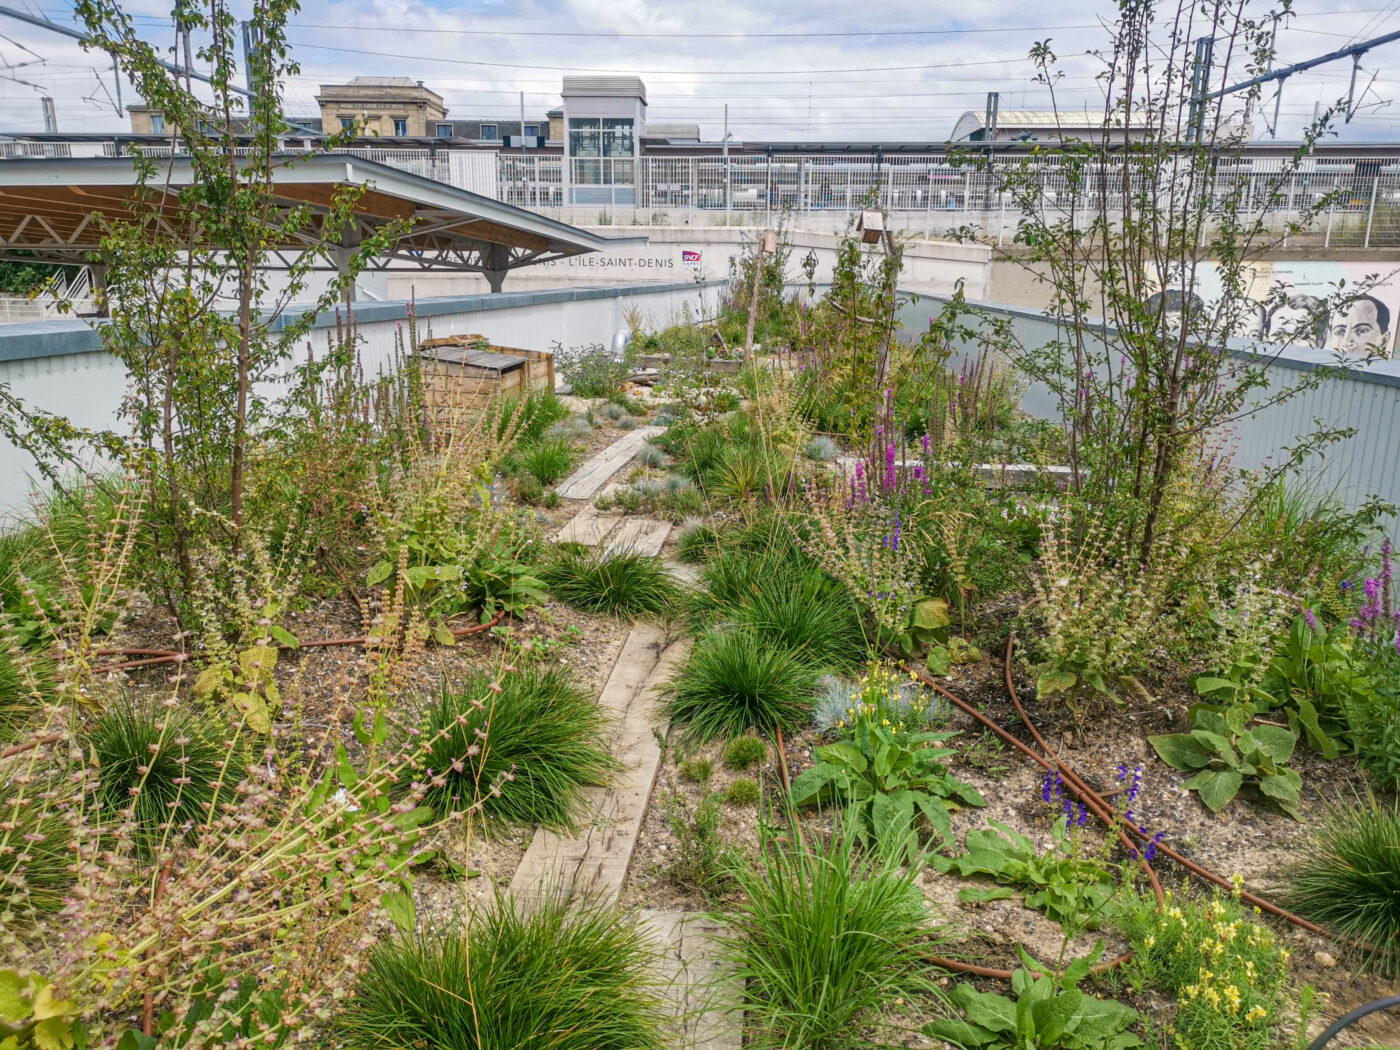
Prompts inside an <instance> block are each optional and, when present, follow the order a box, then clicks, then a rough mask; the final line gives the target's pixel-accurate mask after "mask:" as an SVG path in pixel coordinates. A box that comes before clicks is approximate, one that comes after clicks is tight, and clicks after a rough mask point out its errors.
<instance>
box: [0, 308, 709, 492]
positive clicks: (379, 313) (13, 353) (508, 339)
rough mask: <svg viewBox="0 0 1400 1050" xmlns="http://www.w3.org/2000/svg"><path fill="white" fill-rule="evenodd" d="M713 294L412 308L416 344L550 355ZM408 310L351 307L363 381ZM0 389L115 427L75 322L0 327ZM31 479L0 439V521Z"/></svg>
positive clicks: (114, 406)
mask: <svg viewBox="0 0 1400 1050" xmlns="http://www.w3.org/2000/svg"><path fill="white" fill-rule="evenodd" d="M717 291H718V288H717V282H711V283H709V284H697V283H695V282H686V283H681V284H669V285H664V284H656V285H644V286H636V285H630V286H621V287H613V288H575V289H554V290H551V291H544V292H528V293H509V292H507V293H503V294H499V295H481V296H467V297H458V298H427V299H420V300H418V302H417V303H416V304H415V305H416V312H417V316H418V319H419V332H420V334H421V335H422V336H423V337H427V336H428V335H433V336H447V335H460V334H464V333H468V332H476V333H480V334H482V335H484V336H486V337H487V338H488V339H490V340H491V341H492V342H493V343H496V344H498V345H501V346H513V347H519V348H521V349H526V350H549V349H551V348H552V347H553V346H554V345H555V344H556V343H557V344H560V345H562V346H566V347H568V346H580V345H584V344H589V343H602V344H604V345H608V344H611V342H612V339H613V336H614V335H615V334H616V333H617V332H618V331H620V330H623V329H625V328H626V327H627V322H626V316H625V315H626V313H627V311H628V310H629V309H631V308H633V307H635V308H638V309H640V310H642V311H643V312H644V313H646V314H648V315H651V316H655V317H665V318H669V317H671V316H674V315H676V314H679V313H680V311H681V309H682V306H683V305H686V304H688V305H689V307H690V308H691V309H692V310H693V311H699V310H701V309H702V303H701V299H702V297H703V296H705V295H707V294H708V295H709V296H710V297H711V298H713V296H714V294H715V293H716V292H717ZM408 309H409V304H408V303H406V302H382V303H361V304H359V305H358V306H357V308H356V314H355V318H356V322H357V324H358V326H359V334H360V338H361V341H362V346H361V355H362V358H363V361H364V367H365V372H366V374H368V375H374V374H375V373H377V372H378V371H380V370H382V369H384V368H385V367H386V366H387V365H388V363H389V362H390V361H391V360H392V358H393V353H394V339H395V333H396V332H397V331H399V329H400V326H402V325H403V324H404V322H405V321H406V320H407V318H408ZM295 312H296V309H295V308H294V307H293V308H291V309H289V310H288V314H289V315H292V314H295ZM334 324H335V318H334V316H328V317H321V318H318V321H317V327H316V328H315V329H313V331H312V332H311V335H310V338H309V340H308V341H309V342H310V344H311V345H312V346H313V347H315V348H316V349H317V350H318V351H319V350H321V349H322V348H323V347H324V346H325V339H326V336H327V334H328V330H329V329H331V328H332V327H333V326H334ZM0 385H8V386H9V389H10V392H11V393H12V394H13V395H14V396H16V397H18V398H19V399H21V400H22V401H23V402H24V403H25V405H27V406H28V407H30V408H34V409H43V410H45V411H48V412H52V413H56V414H58V415H63V416H67V417H68V418H69V419H70V420H72V422H74V423H75V424H78V425H79V426H83V427H88V428H91V429H94V430H101V429H116V428H117V427H119V426H120V425H121V422H120V420H119V418H118V412H119V410H120V406H121V401H122V398H123V397H124V396H125V394H126V388H127V377H126V374H125V371H124V369H123V368H122V366H121V364H120V363H119V362H118V361H117V360H116V359H115V358H113V357H112V356H111V355H109V354H108V353H107V352H106V351H105V350H103V348H102V342H101V339H100V337H99V336H98V334H97V332H96V331H95V330H94V329H93V328H91V327H89V326H88V325H87V324H85V323H83V322H81V321H73V320H61V321H47V322H40V323H34V324H14V325H4V326H0ZM37 477H38V474H37V472H36V471H35V470H34V464H33V462H32V460H30V458H29V456H28V454H26V453H24V452H22V451H20V450H19V449H16V448H15V447H14V446H12V445H11V444H9V443H8V442H7V441H5V440H4V439H0V515H3V514H7V513H12V512H14V511H16V510H17V509H19V508H21V507H22V506H23V504H24V502H25V500H26V498H27V497H28V494H29V493H30V492H31V491H32V489H33V487H34V484H35V482H34V479H35V478H37Z"/></svg>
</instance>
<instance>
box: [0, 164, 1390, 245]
mask: <svg viewBox="0 0 1400 1050" xmlns="http://www.w3.org/2000/svg"><path fill="white" fill-rule="evenodd" d="M116 150H117V146H116V144H115V143H113V142H105V143H104V142H81V143H79V142H73V143H65V142H0V159H2V158H21V157H87V156H114V155H115V154H116ZM167 151H168V147H163V148H162V147H156V148H154V149H153V150H152V152H157V153H160V152H167ZM338 152H343V153H347V154H351V155H355V156H361V157H365V158H366V159H369V160H374V161H378V162H380V163H382V164H388V165H390V166H392V167H395V168H400V169H402V170H404V171H409V172H412V173H414V174H416V175H421V176H424V177H426V178H430V179H435V180H438V181H440V182H446V183H449V184H451V185H454V186H457V187H458V188H460V189H466V190H471V191H472V192H474V193H481V194H484V195H486V196H490V197H494V198H496V199H498V200H501V201H505V202H507V203H510V204H515V205H519V206H522V207H526V208H531V209H534V210H537V211H543V212H546V213H548V214H550V215H552V216H553V217H555V218H559V219H563V220H565V221H568V222H574V223H580V224H584V225H593V224H602V225H606V224H613V225H644V226H645V225H687V224H691V225H729V224H737V225H751V224H765V225H771V224H772V223H773V222H774V221H775V219H776V216H777V215H778V213H780V212H783V211H786V212H787V213H788V215H789V216H790V217H791V220H792V221H793V223H794V224H796V225H798V226H807V227H816V228H823V229H829V228H830V227H831V226H832V225H833V224H839V223H840V222H842V221H844V220H843V217H844V216H846V215H849V214H850V213H851V211H853V210H854V209H855V207H856V206H857V205H858V203H859V202H860V201H861V200H863V199H866V198H867V197H868V198H870V199H872V200H874V201H876V202H878V204H879V205H880V206H881V207H883V208H884V209H885V210H886V211H887V212H888V213H889V215H890V217H891V220H892V223H893V225H894V226H895V227H896V228H900V229H904V230H909V231H913V232H922V233H924V234H925V235H927V236H933V235H937V234H947V233H949V232H952V231H962V232H972V233H975V234H978V235H980V236H981V237H983V238H984V239H991V240H995V241H997V242H999V243H1004V242H1005V241H1007V240H1008V239H1010V238H1011V237H1014V235H1015V233H1016V226H1017V209H1016V206H1015V204H1014V202H1013V201H1012V200H1011V199H1010V198H1009V196H1008V195H1007V194H1006V193H1002V192H999V191H998V183H999V181H1000V179H999V177H998V176H996V175H993V174H989V173H987V172H984V171H974V170H972V169H971V168H969V167H965V166H958V165H957V164H955V163H954V162H953V161H952V159H951V158H950V157H949V156H948V155H947V154H945V153H926V154H900V155H896V156H888V157H887V156H883V155H881V154H876V153H871V154H839V155H838V154H780V155H776V156H772V157H769V156H753V155H742V156H730V157H724V156H717V155H715V154H713V153H708V154H704V155H700V154H695V155H685V154H677V155H665V156H659V155H649V156H643V157H641V158H639V159H638V160H636V161H635V162H634V161H632V160H630V159H626V160H616V159H611V158H608V159H602V158H575V159H574V161H573V163H572V166H571V170H570V172H569V173H568V174H569V178H568V179H566V178H565V165H564V161H563V158H561V157H560V156H559V155H557V154H554V155H537V156H531V155H529V154H528V153H527V154H523V155H522V154H521V153H518V152H515V151H512V150H499V151H485V150H453V149H437V150H429V149H367V148H354V149H346V150H341V151H338ZM998 163H1002V164H1006V165H1031V164H1034V165H1035V168H1036V178H1037V180H1038V188H1039V192H1040V194H1041V197H1042V201H1043V203H1044V205H1045V206H1046V207H1048V208H1051V209H1053V208H1054V207H1056V206H1057V205H1058V204H1061V203H1065V202H1069V201H1070V200H1072V199H1075V198H1076V197H1077V199H1078V200H1079V201H1080V202H1081V204H1082V202H1084V201H1086V200H1088V199H1089V198H1090V197H1091V195H1096V193H1097V190H1098V189H1102V190H1103V192H1104V194H1105V199H1106V200H1107V204H1108V208H1109V210H1110V212H1113V211H1116V210H1121V207H1122V193H1123V188H1122V186H1121V175H1120V174H1119V173H1118V172H1117V171H1116V170H1115V169H1114V168H1113V167H1112V166H1110V167H1109V168H1108V169H1106V170H1105V171H1103V172H1099V173H1090V174H1089V175H1088V176H1087V177H1086V178H1085V179H1084V180H1083V181H1082V182H1081V183H1080V185H1079V188H1078V189H1077V190H1075V191H1072V190H1071V188H1070V186H1069V182H1068V178H1067V176H1066V175H1065V174H1063V173H1061V171H1060V170H1059V168H1060V165H1059V164H1058V163H1057V158H1056V157H1054V156H1053V155H1050V156H1045V157H1036V158H1034V159H1033V160H1032V159H1030V158H1026V157H1009V158H1006V159H1005V160H1002V161H999V162H998ZM1287 163H1289V162H1287V161H1285V160H1283V159H1281V158H1278V157H1262V156H1261V157H1254V156H1250V155H1249V154H1248V152H1247V148H1246V153H1245V154H1244V155H1243V156H1241V157H1238V158H1229V159H1228V160H1227V161H1222V164H1221V168H1220V171H1219V172H1218V174H1217V175H1216V190H1215V192H1216V194H1217V195H1218V196H1220V197H1224V196H1227V195H1229V196H1231V197H1232V198H1234V199H1237V200H1238V201H1239V202H1240V204H1241V205H1242V209H1243V212H1244V216H1245V217H1246V218H1247V217H1249V216H1251V215H1257V216H1265V217H1267V219H1268V221H1269V223H1270V224H1271V225H1272V227H1273V228H1274V229H1275V230H1276V232H1278V233H1280V234H1287V233H1288V231H1287V226H1288V224H1289V223H1291V222H1294V221H1296V220H1297V219H1298V218H1299V217H1300V216H1302V215H1303V214H1304V213H1305V212H1306V211H1307V210H1308V209H1310V208H1314V207H1316V206H1317V205H1318V204H1319V203H1320V202H1321V201H1323V200H1324V199H1327V200H1329V204H1328V206H1327V208H1326V209H1325V210H1324V212H1323V213H1322V215H1321V216H1320V217H1319V219H1318V221H1317V222H1316V223H1315V224H1314V228H1313V229H1312V230H1310V231H1309V233H1308V234H1306V235H1305V236H1304V237H1303V238H1301V240H1302V242H1303V243H1306V244H1308V245H1312V246H1321V247H1324V248H1332V247H1339V248H1345V247H1359V248H1376V247H1396V246H1400V150H1397V151H1396V155H1395V157H1394V158H1393V159H1392V158H1380V159H1377V158H1376V157H1375V156H1371V157H1346V156H1340V155H1334V154H1328V155H1326V156H1323V157H1316V158H1309V159H1307V160H1304V161H1303V162H1302V164H1301V166H1300V167H1299V170H1297V171H1295V172H1293V173H1292V174H1291V175H1289V176H1288V177H1287V178H1283V177H1282V176H1281V172H1283V171H1284V170H1285V165H1286V164H1287ZM1097 206H1098V201H1097V199H1096V200H1095V207H1097ZM1289 236H1291V237H1293V238H1295V240H1294V243H1298V239H1297V235H1296V234H1289Z"/></svg>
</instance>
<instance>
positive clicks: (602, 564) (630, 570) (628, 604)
mask: <svg viewBox="0 0 1400 1050" xmlns="http://www.w3.org/2000/svg"><path fill="white" fill-rule="evenodd" d="M540 578H541V579H543V580H544V583H545V586H546V587H548V588H549V590H550V592H551V593H552V594H553V595H554V596H555V597H556V598H558V599H559V600H560V601H562V602H565V603H567V604H569V605H572V606H574V607H575V608H576V609H583V610H585V611H587V612H604V613H611V614H612V615H614V616H640V615H642V614H644V613H655V612H660V611H662V610H663V609H667V608H669V607H671V606H672V605H673V604H674V602H675V601H676V596H677V594H678V589H677V587H676V583H675V581H674V580H673V579H671V576H670V575H669V574H668V573H667V572H666V568H665V566H663V565H662V564H661V562H660V561H659V560H658V559H656V558H653V557H650V556H648V555H645V554H636V553H633V552H630V551H618V552H615V553H611V554H609V553H607V552H604V551H590V550H588V549H587V548H582V547H574V546H566V545H561V546H560V548H559V549H558V550H557V551H556V552H555V554H554V556H553V557H551V558H550V560H549V561H547V562H545V564H544V566H543V567H542V568H541V571H540Z"/></svg>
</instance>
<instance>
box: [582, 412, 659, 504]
mask: <svg viewBox="0 0 1400 1050" xmlns="http://www.w3.org/2000/svg"><path fill="white" fill-rule="evenodd" d="M665 429H666V428H665V427H638V428H637V429H636V430H631V431H628V432H627V433H626V434H624V435H623V436H622V437H620V438H619V439H618V440H616V441H614V442H613V443H612V444H611V445H609V446H608V447H607V448H605V449H603V450H602V451H601V452H599V453H597V454H596V455H593V456H590V457H589V458H588V459H587V460H585V461H584V463H583V465H582V466H581V467H579V468H578V470H576V471H574V472H573V473H572V474H570V475H569V476H568V477H567V478H565V479H564V480H563V481H561V482H560V483H559V487H558V488H557V489H556V490H555V491H557V492H558V493H559V495H560V497H561V498H562V499H589V498H591V497H592V495H593V494H594V493H595V492H597V491H598V490H599V489H600V488H602V487H603V486H604V485H606V484H607V481H608V479H609V478H610V477H612V476H613V475H614V474H616V473H617V472H618V471H619V470H621V469H622V468H623V467H624V466H626V465H627V462H628V461H629V460H631V458H632V457H633V456H635V455H636V454H637V450H638V449H639V448H641V447H642V446H643V445H644V444H646V443H647V442H648V441H650V440H651V439H652V438H654V437H656V436H657V435H658V434H661V433H664V432H665Z"/></svg>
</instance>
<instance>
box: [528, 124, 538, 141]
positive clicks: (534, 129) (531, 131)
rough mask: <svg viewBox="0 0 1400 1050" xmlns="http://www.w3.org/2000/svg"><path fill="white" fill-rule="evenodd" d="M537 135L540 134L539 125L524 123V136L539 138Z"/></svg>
mask: <svg viewBox="0 0 1400 1050" xmlns="http://www.w3.org/2000/svg"><path fill="white" fill-rule="evenodd" d="M539 135H540V126H539V125H538V124H526V125H525V137H526V138H532V139H533V138H539Z"/></svg>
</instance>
